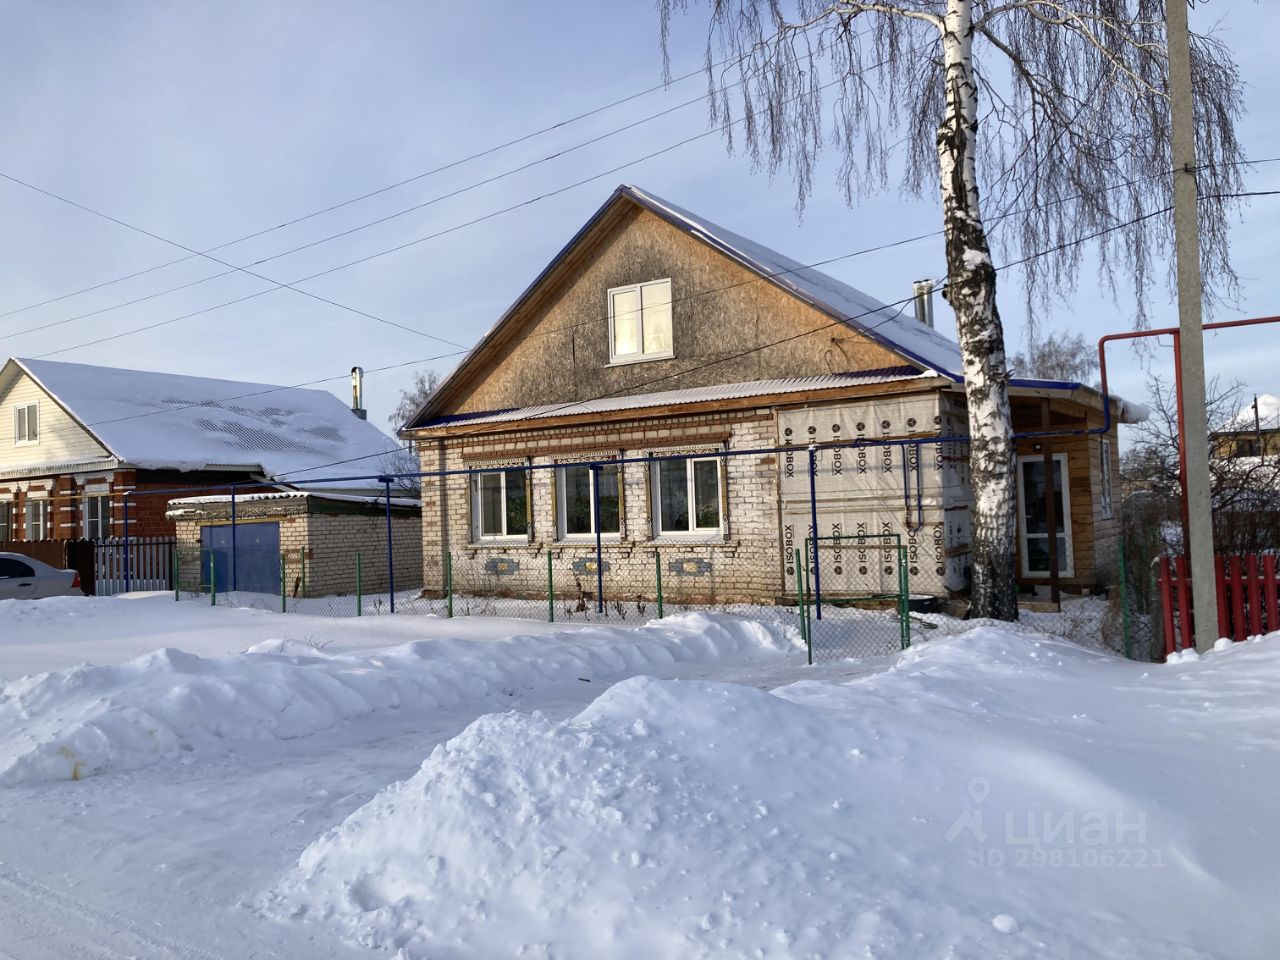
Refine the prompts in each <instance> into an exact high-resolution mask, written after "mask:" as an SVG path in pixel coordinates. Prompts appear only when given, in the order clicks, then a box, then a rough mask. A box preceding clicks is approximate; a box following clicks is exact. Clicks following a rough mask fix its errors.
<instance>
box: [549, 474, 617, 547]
mask: <svg viewBox="0 0 1280 960" xmlns="http://www.w3.org/2000/svg"><path fill="white" fill-rule="evenodd" d="M556 473H557V476H556V517H557V525H558V527H559V531H558V533H559V536H561V537H562V538H573V537H581V536H592V537H594V536H595V533H596V512H597V501H596V485H594V484H592V482H591V467H590V466H589V465H588V464H585V463H575V464H570V465H568V466H563V467H559V468H558V469H557V471H556ZM599 491H600V499H599V504H598V506H599V515H600V533H602V534H607V533H617V532H618V531H619V529H620V524H619V512H620V511H619V503H620V500H619V496H618V465H617V464H616V463H606V464H602V465H601V467H600V479H599Z"/></svg>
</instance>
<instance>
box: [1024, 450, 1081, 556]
mask: <svg viewBox="0 0 1280 960" xmlns="http://www.w3.org/2000/svg"><path fill="white" fill-rule="evenodd" d="M1052 463H1053V507H1054V514H1055V515H1056V519H1057V523H1056V524H1055V526H1056V527H1057V532H1058V538H1057V539H1058V575H1059V576H1063V577H1072V576H1075V561H1074V557H1073V553H1072V549H1071V486H1070V482H1069V480H1070V478H1069V477H1068V475H1067V455H1066V454H1065V453H1055V454H1054V455H1053V460H1052ZM1044 473H1045V471H1044V459H1043V458H1042V457H1040V456H1034V455H1033V456H1029V457H1027V458H1025V459H1019V460H1018V538H1019V540H1020V545H1021V547H1022V575H1023V576H1024V577H1047V576H1048V575H1049V520H1048V516H1047V511H1046V510H1045V476H1044Z"/></svg>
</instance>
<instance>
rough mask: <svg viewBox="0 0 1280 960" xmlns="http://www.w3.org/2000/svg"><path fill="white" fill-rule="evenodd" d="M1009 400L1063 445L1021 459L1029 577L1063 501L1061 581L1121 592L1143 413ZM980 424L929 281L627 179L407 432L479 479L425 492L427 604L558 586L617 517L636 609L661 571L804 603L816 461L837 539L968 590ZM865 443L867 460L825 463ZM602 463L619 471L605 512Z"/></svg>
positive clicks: (916, 576)
mask: <svg viewBox="0 0 1280 960" xmlns="http://www.w3.org/2000/svg"><path fill="white" fill-rule="evenodd" d="M917 286H919V285H917ZM903 292H904V293H907V292H908V291H903ZM1011 394H1012V403H1013V416H1014V428H1015V430H1017V431H1019V432H1031V431H1044V432H1050V433H1057V434H1062V435H1059V436H1054V437H1042V438H1030V439H1027V440H1022V441H1020V442H1019V444H1018V455H1019V461H1018V467H1017V470H1018V474H1017V479H1018V484H1017V485H1018V490H1019V523H1018V529H1019V543H1018V553H1019V558H1018V562H1019V570H1020V578H1019V579H1020V582H1021V583H1023V584H1024V585H1025V586H1026V588H1027V589H1028V590H1032V589H1035V588H1037V587H1043V586H1044V585H1045V584H1047V583H1048V581H1049V578H1050V567H1051V565H1052V564H1051V562H1050V557H1049V549H1048V543H1049V542H1050V535H1049V526H1048V520H1047V513H1048V510H1049V509H1050V505H1052V509H1053V512H1054V513H1055V514H1056V518H1057V528H1058V530H1059V536H1058V548H1059V549H1058V560H1059V563H1058V578H1059V583H1060V584H1061V586H1062V587H1063V588H1065V589H1068V590H1075V591H1086V590H1093V589H1097V588H1101V587H1105V586H1106V585H1107V584H1108V583H1110V582H1111V577H1112V576H1113V567H1114V557H1115V549H1116V544H1117V542H1118V541H1117V538H1118V534H1119V528H1118V521H1117V516H1116V513H1115V512H1114V510H1113V503H1112V491H1111V477H1112V476H1114V475H1115V473H1116V470H1117V467H1118V447H1117V443H1116V428H1115V424H1116V423H1117V422H1121V421H1123V420H1125V418H1126V417H1127V416H1129V411H1128V410H1127V409H1126V408H1125V406H1124V404H1123V403H1122V402H1119V401H1113V402H1112V414H1113V416H1112V422H1111V425H1110V428H1109V430H1107V431H1106V432H1105V433H1102V432H1101V428H1102V426H1103V425H1104V411H1103V405H1102V398H1101V396H1100V395H1099V394H1098V392H1097V391H1095V390H1093V389H1091V388H1089V387H1086V386H1083V385H1081V384H1078V383H1068V382H1058V381H1029V380H1014V381H1012V384H1011ZM1090 430H1092V431H1095V432H1093V433H1088V432H1087V431H1090ZM967 431H968V428H967V419H966V415H965V398H964V392H963V374H962V364H961V359H960V353H959V348H958V346H957V345H956V344H955V343H954V342H953V341H951V340H950V339H948V338H946V337H945V336H943V335H942V334H940V333H938V332H937V331H936V330H934V329H933V327H932V314H931V309H930V297H929V294H928V292H927V291H926V290H921V291H920V295H919V296H917V298H916V303H915V310H914V311H913V310H911V309H906V310H904V309H901V308H898V309H894V308H890V307H886V306H884V305H883V304H881V303H879V302H878V301H876V300H875V299H874V298H872V297H869V296H868V295H866V294H864V293H862V292H860V291H858V290H856V289H854V288H853V287H850V286H848V285H847V284H845V283H843V282H841V281H839V280H836V279H835V278H833V277H830V276H828V275H826V274H823V273H820V272H819V271H817V270H814V269H812V268H809V267H806V266H803V265H801V264H799V263H796V262H795V261H793V260H790V259H788V258H787V257H784V256H782V255H781V254H779V253H776V252H774V251H772V250H770V249H768V248H767V247H764V246H761V245H760V244H757V243H755V242H753V241H750V240H747V239H746V238H744V237H741V236H738V235H737V234H734V233H732V232H730V231H728V230H725V229H723V228H721V227H719V226H717V225H715V224H713V223H710V222H708V221H706V220H705V219H703V218H700V217H698V216H696V215H695V214H693V213H690V212H688V211H686V210H683V209H681V208H679V207H677V206H675V205H673V204H670V203H668V202H666V201H664V200H662V199H660V198H658V197H656V196H654V195H653V194H650V193H647V192H645V191H643V190H640V189H638V188H635V187H631V186H622V187H619V188H618V189H617V190H616V191H614V193H613V194H612V195H611V196H610V197H609V199H608V200H607V201H606V202H605V203H604V205H603V206H602V207H600V209H599V210H597V211H596V213H595V214H594V215H593V216H592V217H591V218H590V220H589V221H588V222H587V223H586V224H585V225H584V226H583V227H582V228H581V229H580V230H579V231H578V232H577V234H576V235H575V236H574V237H573V238H572V239H571V240H570V241H569V243H568V244H567V245H566V246H565V247H564V248H563V249H562V250H561V251H560V252H559V253H558V254H556V255H555V257H554V258H553V259H552V261H551V262H550V264H549V265H548V266H547V267H546V268H545V269H544V270H543V271H542V273H541V274H539V276H538V277H537V278H536V279H535V280H534V281H533V283H532V284H531V285H530V286H529V287H528V288H527V289H526V290H525V291H524V293H522V294H521V295H520V297H519V298H518V299H517V300H516V302H515V303H514V304H513V305H512V306H511V307H510V308H509V309H508V310H507V312H506V313H505V314H504V315H503V316H502V317H501V318H500V319H499V320H498V322H497V323H496V324H495V325H494V326H493V327H492V328H491V329H490V331H489V332H488V333H487V334H486V335H485V337H484V338H483V339H482V340H481V341H480V343H479V344H478V345H477V346H476V348H475V349H474V350H473V351H472V352H471V353H470V354H469V355H468V356H467V357H466V358H465V359H464V360H463V361H462V363H461V364H460V365H459V366H458V368H457V369H456V370H455V371H454V372H453V373H452V374H451V375H450V376H449V377H448V378H447V379H446V380H445V381H444V382H443V383H442V384H441V386H440V388H439V389H438V390H437V391H436V393H435V394H434V395H433V396H432V397H431V399H430V400H429V401H428V403H427V404H426V405H425V406H424V407H423V409H421V410H420V411H419V412H418V413H417V414H416V416H415V417H413V418H412V419H411V420H410V421H409V422H408V423H407V424H406V426H405V428H404V430H403V431H402V434H401V435H402V436H403V437H405V438H410V439H412V440H413V441H415V443H416V445H417V448H418V451H419V456H420V458H421V463H422V469H423V470H424V471H443V470H450V471H456V470H466V471H470V473H469V474H462V475H456V476H449V477H445V478H430V477H428V478H426V479H425V480H424V483H423V569H424V574H425V578H426V583H427V587H428V589H433V588H435V587H436V586H438V585H439V584H440V583H441V582H442V580H441V577H442V575H443V568H444V564H445V559H446V557H448V558H449V560H450V562H451V563H452V567H453V571H454V579H455V582H459V581H461V582H470V583H473V584H474V583H485V582H487V583H488V584H490V586H491V587H492V588H493V589H498V590H502V591H504V592H508V593H514V594H520V593H522V592H526V593H528V594H529V595H531V596H533V595H537V591H538V590H539V589H542V588H543V584H542V579H541V575H540V570H541V568H542V565H543V563H544V558H545V557H546V556H547V555H550V557H551V562H552V563H554V564H560V565H564V564H566V563H571V564H572V565H573V567H574V569H575V570H586V569H590V567H591V564H593V560H592V558H593V557H594V551H595V533H596V530H595V517H596V516H597V515H598V516H599V518H600V519H599V524H600V527H601V529H600V539H601V550H602V559H603V562H604V565H605V566H606V567H607V568H608V570H609V581H610V583H611V584H613V585H615V586H616V588H617V589H619V590H622V591H623V592H629V591H631V590H634V591H635V592H637V593H639V592H642V591H644V590H646V589H651V588H652V584H653V580H654V569H653V568H654V565H655V555H659V560H658V563H659V564H660V565H661V566H662V569H663V570H664V571H665V572H664V577H665V578H666V583H667V589H668V590H670V589H671V586H672V585H673V583H677V584H679V586H680V588H681V589H683V590H684V591H685V593H686V595H688V596H691V597H699V596H700V597H705V598H707V599H712V598H716V599H720V600H750V601H755V602H774V601H777V600H780V599H785V598H788V597H793V596H794V589H795V579H794V578H795V576H796V571H795V569H794V563H793V560H792V558H793V557H794V549H795V547H797V546H800V545H801V544H802V542H803V540H804V538H805V537H806V536H808V535H809V534H808V531H809V530H810V528H811V522H810V516H811V510H812V508H813V504H811V500H810V485H809V470H808V453H807V448H808V447H809V446H810V445H815V447H816V452H815V458H816V471H815V473H816V475H815V477H814V487H815V496H814V500H815V501H816V509H817V514H818V528H819V531H820V533H822V535H824V536H825V535H828V534H830V533H843V534H854V533H866V534H880V533H894V534H897V535H899V536H900V537H901V538H902V543H903V544H905V545H906V546H907V547H908V558H909V561H908V562H909V569H910V576H911V581H910V589H911V591H912V592H913V593H916V594H922V593H923V594H931V595H934V596H938V597H948V596H952V595H955V594H957V593H961V592H963V591H964V590H965V589H966V587H967V577H968V564H967V552H968V541H969V509H970V503H971V500H972V491H971V488H970V485H969V476H968V445H967V443H965V442H964V440H963V438H964V436H965V435H967ZM1073 432H1074V433H1073ZM1068 433H1073V435H1066V434H1068ZM941 437H957V438H960V439H959V440H958V441H947V442H935V441H937V440H938V438H941ZM856 440H861V441H863V442H864V443H866V444H867V445H866V446H862V447H853V448H851V447H848V446H845V447H840V448H836V447H828V446H826V445H829V444H833V443H835V442H846V443H847V442H849V441H856ZM898 441H904V443H903V444H902V445H877V444H895V443H897V442H898ZM916 441H919V443H918V444H917V443H916ZM791 447H794V448H795V449H794V450H791V449H787V448H791ZM775 448H782V449H781V450H780V451H777V452H761V453H759V454H753V455H749V456H725V455H724V454H726V453H731V452H732V451H735V450H742V451H770V450H774V449H775ZM672 457H680V458H685V459H675V460H673V459H663V458H672ZM646 458H648V459H647V460H646ZM588 462H595V463H602V464H604V467H603V468H602V469H601V470H600V472H599V487H598V489H599V495H598V497H597V495H596V494H595V492H594V488H593V486H592V483H591V478H590V475H589V472H588V470H587V469H585V468H584V466H583V465H584V464H585V463H588ZM530 467H533V468H535V469H528V468H530ZM1046 476H1051V477H1052V478H1053V484H1052V489H1053V491H1054V495H1053V496H1052V499H1050V496H1049V491H1048V490H1046V489H1045V488H1046V486H1047V485H1046V482H1045V478H1046ZM597 501H598V502H597ZM873 553H874V551H871V552H866V551H859V550H855V549H850V550H849V551H848V552H847V555H844V556H843V557H842V558H841V559H840V562H839V563H838V564H836V565H833V566H832V571H834V568H835V566H837V565H838V566H839V567H840V571H839V572H840V574H841V576H842V577H843V583H842V584H839V585H838V586H839V588H840V589H843V590H846V591H847V592H848V593H849V594H851V595H856V594H859V593H874V592H878V591H880V590H881V589H883V579H884V577H885V574H886V571H885V569H884V568H883V566H882V565H881V564H879V563H877V562H876V560H875V558H874V557H873V556H872V554H873ZM584 564H585V566H584ZM832 571H828V572H826V573H824V576H826V575H828V573H831V575H832V576H834V573H833V572H832ZM486 576H487V580H486ZM608 589H609V586H608V585H606V595H607V592H608Z"/></svg>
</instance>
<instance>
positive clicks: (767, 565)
mask: <svg viewBox="0 0 1280 960" xmlns="http://www.w3.org/2000/svg"><path fill="white" fill-rule="evenodd" d="M776 435H777V428H776V423H775V419H774V415H773V412H772V411H771V410H747V411H735V412H731V413H716V414H701V415H695V416H684V417H669V418H663V419H637V420H634V421H627V422H623V423H617V424H610V425H609V426H608V427H607V428H600V427H596V428H583V427H580V426H575V427H561V428H551V429H544V430H537V431H522V432H520V433H515V432H512V433H507V434H496V435H490V436H487V437H484V438H479V437H472V438H466V439H465V440H455V441H445V442H444V444H443V454H442V452H441V446H440V445H439V444H436V443H432V442H428V443H424V444H422V445H421V448H420V456H421V459H422V464H423V469H424V470H440V469H445V470H463V469H469V468H476V467H483V466H486V465H488V464H493V463H495V462H501V463H506V464H513V463H526V462H528V463H532V464H534V465H536V466H546V465H551V464H555V463H557V462H560V461H563V460H567V459H581V458H583V457H597V456H598V457H599V458H600V459H602V460H603V459H607V458H614V457H617V456H618V455H619V454H621V456H623V457H624V458H626V457H639V456H647V455H650V454H655V455H659V456H660V455H662V454H663V453H664V452H665V453H676V452H686V451H691V450H714V449H724V447H725V445H726V443H727V445H728V448H729V449H739V450H742V449H753V448H759V447H772V446H774V445H775V443H776V439H775V438H776ZM722 464H723V467H722V469H723V476H724V480H723V483H722V515H723V518H724V527H725V529H724V531H723V533H722V534H721V535H719V536H717V537H714V538H702V539H697V540H694V539H691V538H687V537H686V538H680V537H673V536H670V535H668V536H663V537H655V536H654V526H653V516H652V512H653V511H652V508H651V504H650V486H651V481H650V470H651V467H650V466H649V465H648V464H640V463H632V464H624V465H623V467H622V478H623V482H622V500H623V516H622V523H621V528H622V529H621V532H620V534H612V535H606V536H604V537H603V539H602V557H603V559H604V562H605V563H606V564H607V569H606V572H605V576H604V580H605V597H606V599H608V600H610V601H624V600H626V601H630V600H635V599H636V598H643V599H652V598H653V597H654V596H655V594H656V583H655V581H656V570H655V552H657V553H658V554H659V555H660V556H661V562H662V568H663V569H662V578H663V591H664V594H665V595H666V596H668V597H670V598H672V599H673V600H675V599H685V600H688V601H691V602H692V601H696V600H700V599H705V600H716V601H718V602H733V601H739V600H741V601H753V602H771V601H773V600H774V599H776V598H778V597H780V596H781V595H782V594H783V592H784V586H783V580H782V568H781V562H780V553H779V547H778V468H777V459H776V457H775V456H773V455H765V456H754V457H730V458H726V459H725V460H723V461H722ZM555 477H556V471H555V470H553V469H539V470H534V471H532V473H531V480H530V485H531V493H532V496H531V503H532V511H531V513H532V524H531V531H530V534H529V535H528V536H527V537H521V538H518V539H515V540H510V541H502V542H485V541H477V539H476V538H475V537H474V536H473V532H472V519H471V497H470V494H469V490H468V484H469V478H468V477H466V476H453V477H447V478H443V479H435V478H430V477H428V478H424V481H423V494H422V496H423V513H424V515H425V516H426V517H428V518H429V519H428V521H427V522H426V523H425V524H424V525H423V541H422V548H423V549H422V560H423V571H424V580H425V583H426V588H427V590H428V591H429V592H439V591H442V590H443V589H444V585H445V574H444V557H445V555H446V554H449V555H451V557H452V563H453V583H454V590H455V593H471V592H474V593H478V594H490V593H497V594H500V595H509V596H525V597H531V598H537V597H545V596H546V588H547V557H548V555H550V557H551V566H552V571H553V576H554V580H555V592H556V594H557V596H559V597H579V598H589V599H593V598H594V597H595V593H596V581H595V573H594V569H593V568H592V567H591V566H590V564H589V561H592V560H594V557H595V543H594V540H586V541H583V540H571V539H565V538H560V537H559V536H558V529H557V520H556V511H555V507H554V503H555V486H556V482H557V481H556V479H555ZM437 517H438V518H440V520H439V522H432V521H433V520H434V519H435V518H437ZM575 565H576V569H575Z"/></svg>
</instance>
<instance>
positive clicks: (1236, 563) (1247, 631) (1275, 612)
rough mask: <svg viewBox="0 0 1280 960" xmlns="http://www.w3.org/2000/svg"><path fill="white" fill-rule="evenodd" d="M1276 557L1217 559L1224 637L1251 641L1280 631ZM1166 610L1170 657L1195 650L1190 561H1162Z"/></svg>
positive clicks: (1162, 599) (1220, 629)
mask: <svg viewBox="0 0 1280 960" xmlns="http://www.w3.org/2000/svg"><path fill="white" fill-rule="evenodd" d="M1276 567H1277V563H1276V557H1275V555H1274V554H1256V553H1255V554H1249V555H1247V556H1235V557H1222V556H1219V557H1215V558H1214V574H1215V577H1214V579H1215V581H1216V583H1217V589H1218V636H1220V637H1228V638H1230V639H1232V640H1245V639H1248V638H1249V637H1253V636H1257V635H1259V634H1262V633H1272V632H1274V631H1277V630H1280V576H1278V575H1277V570H1276ZM1159 580H1160V606H1161V614H1162V619H1163V620H1164V651H1165V656H1168V655H1169V654H1171V653H1173V652H1174V651H1175V650H1185V649H1187V648H1194V647H1195V640H1194V638H1193V628H1192V616H1191V575H1190V573H1189V571H1188V569H1187V558H1186V557H1174V558H1170V557H1161V558H1160V577H1159Z"/></svg>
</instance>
